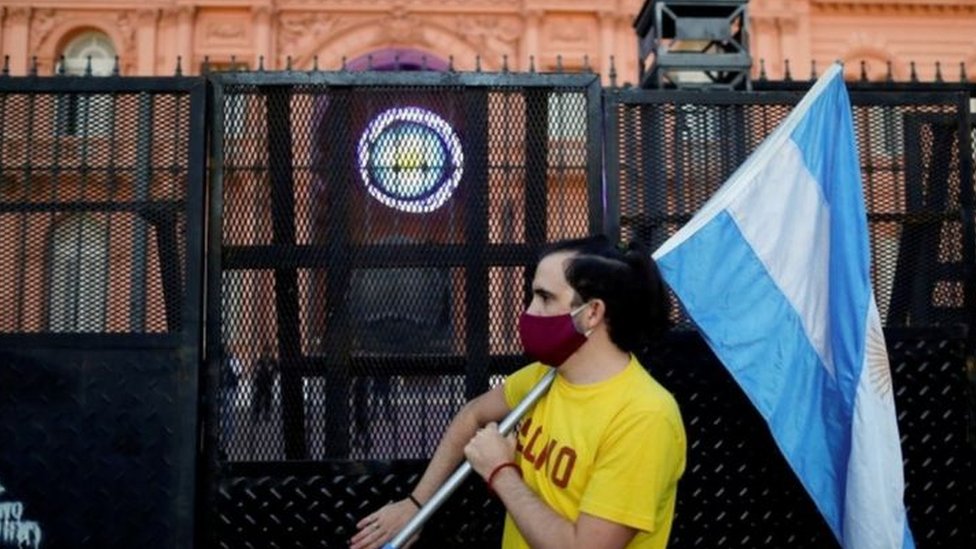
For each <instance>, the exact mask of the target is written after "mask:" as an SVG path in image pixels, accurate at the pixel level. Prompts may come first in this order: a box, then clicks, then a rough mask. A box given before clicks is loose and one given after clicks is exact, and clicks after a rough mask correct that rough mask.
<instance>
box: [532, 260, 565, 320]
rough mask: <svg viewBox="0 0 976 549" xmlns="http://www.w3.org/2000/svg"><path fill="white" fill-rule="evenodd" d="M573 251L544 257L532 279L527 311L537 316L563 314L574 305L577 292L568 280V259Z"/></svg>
mask: <svg viewBox="0 0 976 549" xmlns="http://www.w3.org/2000/svg"><path fill="white" fill-rule="evenodd" d="M573 255H574V254H573V252H557V253H554V254H549V255H547V256H546V257H544V258H542V261H540V262H539V265H538V266H537V267H536V270H535V278H533V279H532V301H531V302H530V303H529V308H528V309H527V312H528V313H529V314H531V315H537V316H554V315H563V314H566V313H568V312H570V310H572V306H573V298H574V297H575V296H576V292H575V291H574V290H573V288H572V286H570V285H569V283H568V282H566V274H565V272H566V261H567V260H568V259H569V258H570V257H572V256H573Z"/></svg>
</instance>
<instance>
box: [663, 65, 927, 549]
mask: <svg viewBox="0 0 976 549" xmlns="http://www.w3.org/2000/svg"><path fill="white" fill-rule="evenodd" d="M654 258H655V259H656V260H657V263H658V267H659V268H660V270H661V273H662V275H663V276H664V278H665V279H666V280H667V282H668V284H669V285H670V286H671V289H672V290H673V291H674V293H675V294H676V295H677V297H678V299H679V300H680V301H681V303H682V305H683V306H684V308H685V310H686V311H687V313H688V315H689V316H690V317H691V319H692V320H693V321H694V322H695V324H696V325H697V326H698V328H699V329H700V331H701V333H702V334H703V336H704V337H705V339H706V341H707V342H708V344H709V345H710V346H711V348H712V350H713V351H714V352H715V354H716V355H717V356H718V358H719V359H720V360H721V361H722V363H723V364H725V366H726V367H727V368H728V369H729V371H730V372H731V373H732V375H733V377H734V378H735V379H736V381H737V382H738V383H739V385H740V386H741V387H742V389H743V390H744V391H745V393H746V394H747V395H748V397H749V399H750V400H751V401H752V403H753V404H754V405H755V406H756V408H757V409H758V410H759V412H760V413H761V414H762V416H763V417H764V418H765V419H766V421H767V422H768V424H769V428H770V430H771V431H772V434H773V437H774V438H775V440H776V443H777V445H778V446H779V448H780V450H781V451H782V452H783V454H784V455H785V456H786V459H787V461H788V462H789V464H790V466H791V467H792V468H793V471H794V472H795V473H796V475H797V476H798V477H799V479H800V481H801V482H802V483H803V486H804V487H805V488H806V490H807V492H808V493H809V494H810V496H811V497H812V498H813V500H814V502H815V503H816V505H817V507H818V508H819V509H820V512H821V513H822V514H823V516H824V517H825V518H826V521H827V523H828V524H829V525H830V528H831V530H833V533H834V535H835V536H836V537H837V540H838V541H839V542H840V544H841V545H842V546H843V547H844V548H845V549H866V548H879V549H880V548H884V549H900V548H904V547H914V546H915V545H914V542H913V540H912V536H911V532H910V531H909V528H908V520H907V517H906V514H905V506H904V503H903V492H904V477H903V473H902V459H901V447H900V441H899V437H898V425H897V423H896V421H895V404H894V396H893V394H892V386H891V373H890V369H889V366H888V355H887V351H886V350H885V343H884V335H883V334H882V331H881V319H880V317H879V316H878V309H877V306H876V304H875V301H874V294H873V292H872V290H871V281H870V275H869V261H870V255H869V250H868V229H867V220H866V216H865V209H864V200H863V197H862V191H861V174H860V167H859V165H858V158H857V147H856V144H855V141H854V127H853V122H852V119H851V107H850V102H849V99H848V96H847V90H846V88H845V87H844V82H843V78H842V72H841V67H840V65H839V64H835V65H833V66H832V67H831V68H830V70H829V71H827V72H826V73H824V75H823V76H822V77H821V78H820V79H819V80H818V81H817V82H816V84H814V86H813V88H811V90H810V92H809V93H808V94H807V95H806V96H805V97H804V98H803V99H802V101H801V102H800V103H799V105H797V107H796V108H795V109H794V110H793V111H792V112H791V113H790V115H789V116H788V117H787V118H786V120H784V121H783V123H782V124H781V125H780V126H779V127H778V128H777V129H776V130H775V131H774V132H773V133H772V134H771V135H770V136H769V138H767V139H766V141H764V142H763V143H762V144H761V145H760V146H759V148H758V149H757V150H756V151H755V152H754V153H753V154H752V156H750V157H749V158H748V159H747V160H746V161H745V163H743V165H742V166H740V167H739V169H738V170H736V172H735V173H734V174H733V175H732V177H731V178H730V179H729V180H728V181H727V182H726V183H725V184H724V185H723V186H722V187H721V188H720V189H719V190H718V191H717V192H716V194H715V195H714V196H713V197H712V198H711V199H710V200H709V201H708V202H707V203H706V204H705V205H704V206H703V207H702V209H701V210H700V211H699V212H698V213H697V214H696V215H695V216H694V217H693V218H692V219H691V220H690V221H689V222H688V223H687V224H686V225H685V226H684V227H682V228H681V229H680V230H679V231H678V232H677V233H675V234H674V236H672V237H671V238H670V239H669V240H667V241H666V242H665V243H664V244H662V245H661V247H660V248H659V249H658V250H657V251H655V252H654Z"/></svg>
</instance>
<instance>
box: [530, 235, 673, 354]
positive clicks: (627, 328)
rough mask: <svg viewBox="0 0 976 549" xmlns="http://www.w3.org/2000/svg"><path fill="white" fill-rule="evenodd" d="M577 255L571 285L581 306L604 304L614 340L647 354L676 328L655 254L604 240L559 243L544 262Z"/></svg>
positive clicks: (548, 251)
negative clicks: (592, 302) (560, 254)
mask: <svg viewBox="0 0 976 549" xmlns="http://www.w3.org/2000/svg"><path fill="white" fill-rule="evenodd" d="M558 252H572V253H575V255H574V256H573V257H571V258H570V259H569V261H567V264H566V272H565V275H566V281H567V282H568V283H569V285H570V286H571V287H572V288H573V290H575V291H576V294H577V295H578V296H579V298H580V300H581V301H580V302H581V303H582V302H586V301H589V300H591V299H601V300H602V301H603V302H604V303H605V304H606V313H605V318H606V321H607V330H608V332H609V335H610V340H611V341H613V343H614V344H615V345H617V347H620V349H621V350H623V351H627V352H642V351H644V350H646V348H647V347H648V346H649V345H651V344H653V343H656V342H657V341H658V340H659V339H660V338H661V336H663V335H664V333H665V332H667V330H668V328H670V327H671V319H670V317H671V300H670V299H669V297H668V293H667V289H666V287H665V285H664V281H663V280H662V279H661V274H660V273H659V272H658V270H657V265H656V264H655V263H654V260H653V259H652V258H651V254H650V253H649V252H648V251H647V250H646V249H645V248H644V247H643V246H642V245H640V244H639V243H637V242H630V243H629V244H626V245H621V246H614V245H613V244H611V243H610V240H609V239H608V238H607V237H605V236H603V235H597V236H590V237H586V238H578V239H573V240H563V241H560V242H556V243H554V244H552V245H550V246H549V247H547V248H545V249H544V250H543V252H542V255H541V256H540V259H541V258H544V257H546V256H548V255H551V254H554V253H558Z"/></svg>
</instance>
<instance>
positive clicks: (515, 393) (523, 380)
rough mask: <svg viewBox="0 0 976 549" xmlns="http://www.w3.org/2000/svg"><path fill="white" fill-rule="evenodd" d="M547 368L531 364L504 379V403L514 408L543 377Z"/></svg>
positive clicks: (539, 364) (538, 364)
mask: <svg viewBox="0 0 976 549" xmlns="http://www.w3.org/2000/svg"><path fill="white" fill-rule="evenodd" d="M547 369H548V366H544V365H542V364H541V363H539V362H533V363H532V364H529V365H528V366H525V367H524V368H522V369H520V370H518V371H516V372H515V373H513V374H512V375H510V376H508V377H507V378H505V402H506V403H508V407H509V408H515V407H516V406H518V404H519V402H522V399H523V398H525V395H527V394H529V391H531V390H532V388H533V387H535V384H536V383H537V382H538V381H539V380H540V379H542V376H543V375H545V373H546V370H547Z"/></svg>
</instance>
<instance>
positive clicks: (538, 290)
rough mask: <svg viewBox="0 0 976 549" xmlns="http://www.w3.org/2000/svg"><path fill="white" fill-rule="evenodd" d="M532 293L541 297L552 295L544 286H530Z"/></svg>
mask: <svg viewBox="0 0 976 549" xmlns="http://www.w3.org/2000/svg"><path fill="white" fill-rule="evenodd" d="M532 293H534V294H536V295H538V296H541V297H552V292H550V291H549V290H546V289H545V288H538V287H536V288H532Z"/></svg>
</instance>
